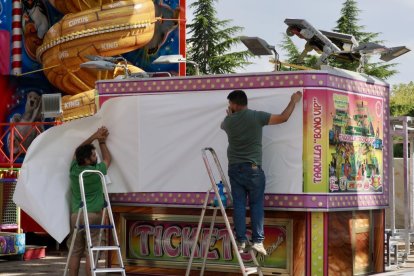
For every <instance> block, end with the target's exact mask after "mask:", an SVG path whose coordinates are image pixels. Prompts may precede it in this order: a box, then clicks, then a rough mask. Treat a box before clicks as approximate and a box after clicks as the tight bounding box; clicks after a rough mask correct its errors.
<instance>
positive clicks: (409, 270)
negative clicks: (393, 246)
mask: <svg viewBox="0 0 414 276" xmlns="http://www.w3.org/2000/svg"><path fill="white" fill-rule="evenodd" d="M413 249H414V248H413ZM411 253H412V254H411V255H409V256H408V258H407V260H406V261H405V262H404V263H401V264H400V265H399V266H398V267H397V266H395V265H392V266H389V267H387V268H386V272H384V273H379V274H375V276H414V250H412V251H411ZM66 257H67V251H50V252H47V253H46V257H45V258H41V259H32V260H26V261H21V260H13V259H12V258H0V275H1V276H3V275H5V276H6V275H7V276H23V275H48V276H49V275H52V276H53V275H59V276H61V275H63V272H64V269H65V265H66ZM84 269H85V263H84V260H83V261H82V264H81V271H80V274H79V276H85V275H86V274H85V271H84ZM100 275H105V274H100ZM107 275H116V274H114V273H107ZM118 275H119V274H118Z"/></svg>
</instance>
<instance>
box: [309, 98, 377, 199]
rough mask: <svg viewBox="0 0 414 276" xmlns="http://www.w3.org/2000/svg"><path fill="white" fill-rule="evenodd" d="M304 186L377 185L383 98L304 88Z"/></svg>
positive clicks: (372, 189) (358, 188)
mask: <svg viewBox="0 0 414 276" xmlns="http://www.w3.org/2000/svg"><path fill="white" fill-rule="evenodd" d="M305 99H306V104H305V119H304V131H305V134H304V136H305V137H306V139H304V141H305V145H304V160H305V161H304V162H305V165H304V167H305V184H304V191H305V192H331V193H341V192H351V193H355V192H364V193H367V192H368V193H376V192H382V191H383V180H382V179H383V145H382V141H383V116H382V113H383V104H384V103H383V99H382V98H380V97H375V96H368V95H361V94H353V93H344V92H339V91H329V93H327V91H320V90H307V91H306V93H305Z"/></svg>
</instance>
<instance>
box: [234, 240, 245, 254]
mask: <svg viewBox="0 0 414 276" xmlns="http://www.w3.org/2000/svg"><path fill="white" fill-rule="evenodd" d="M236 243H237V251H239V253H244V252H245V250H246V242H244V241H243V242H239V241H236Z"/></svg>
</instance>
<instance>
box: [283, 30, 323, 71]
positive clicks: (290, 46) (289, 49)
mask: <svg viewBox="0 0 414 276" xmlns="http://www.w3.org/2000/svg"><path fill="white" fill-rule="evenodd" d="M278 46H279V47H280V48H282V50H284V51H285V52H286V53H287V56H288V59H287V60H286V62H287V63H290V64H299V65H303V66H305V67H309V68H315V69H316V62H317V61H318V57H317V56H316V55H307V56H306V57H305V58H304V59H303V62H300V61H299V57H300V54H301V53H300V52H299V50H298V48H297V47H296V45H295V44H294V43H293V41H292V39H291V38H290V37H289V36H288V35H287V34H284V35H283V40H282V43H280V44H279V45H278ZM280 70H281V71H295V70H296V69H295V68H291V67H286V66H283V65H282V67H281V68H280Z"/></svg>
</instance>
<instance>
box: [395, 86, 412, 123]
mask: <svg viewBox="0 0 414 276" xmlns="http://www.w3.org/2000/svg"><path fill="white" fill-rule="evenodd" d="M390 113H391V116H414V83H413V82H412V81H411V82H410V83H408V84H398V85H394V86H393V89H392V93H391V97H390Z"/></svg>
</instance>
